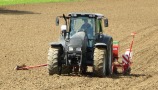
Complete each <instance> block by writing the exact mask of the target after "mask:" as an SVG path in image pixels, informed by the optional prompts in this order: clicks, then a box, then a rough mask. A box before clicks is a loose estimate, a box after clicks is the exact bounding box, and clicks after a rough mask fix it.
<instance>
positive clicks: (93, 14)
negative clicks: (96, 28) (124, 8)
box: [68, 12, 104, 18]
mask: <svg viewBox="0 0 158 90" xmlns="http://www.w3.org/2000/svg"><path fill="white" fill-rule="evenodd" d="M68 16H73V17H77V16H88V17H99V18H104V15H103V14H99V13H83V12H73V13H69V15H68Z"/></svg>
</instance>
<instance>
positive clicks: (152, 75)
mask: <svg viewBox="0 0 158 90" xmlns="http://www.w3.org/2000/svg"><path fill="white" fill-rule="evenodd" d="M157 4H158V0H85V1H83V0H82V1H79V2H64V3H44V4H22V5H11V6H1V7H0V90H58V89H59V90H115V89H117V90H158V68H157V67H158V5H157ZM69 12H94V13H102V14H104V15H105V16H106V17H108V19H109V27H108V28H106V29H105V33H106V34H109V35H111V36H112V37H113V38H114V40H118V41H120V55H121V54H123V53H124V52H125V49H127V48H128V47H129V44H130V42H131V40H132V38H131V36H130V34H131V32H136V33H137V35H136V37H135V42H134V47H133V52H134V56H133V65H132V71H131V75H128V76H123V75H114V76H111V77H105V78H99V77H89V76H63V75H61V76H58V75H53V76H49V75H48V72H47V68H46V67H40V68H35V69H31V70H23V71H16V70H14V67H15V66H16V65H21V64H26V65H37V64H44V63H46V62H47V53H48V48H49V43H50V42H53V41H57V40H58V38H59V34H60V30H58V29H57V28H56V26H55V18H56V16H58V15H62V14H63V13H64V14H68V13H69Z"/></svg>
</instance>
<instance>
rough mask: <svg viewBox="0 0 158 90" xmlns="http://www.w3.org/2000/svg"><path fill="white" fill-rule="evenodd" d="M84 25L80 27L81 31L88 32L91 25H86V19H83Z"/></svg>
mask: <svg viewBox="0 0 158 90" xmlns="http://www.w3.org/2000/svg"><path fill="white" fill-rule="evenodd" d="M83 21H84V24H83V25H82V26H81V30H89V29H90V28H91V25H90V24H89V23H88V20H87V19H83Z"/></svg>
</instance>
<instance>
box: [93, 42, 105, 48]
mask: <svg viewBox="0 0 158 90" xmlns="http://www.w3.org/2000/svg"><path fill="white" fill-rule="evenodd" d="M95 47H97V48H107V44H105V43H96V44H95Z"/></svg>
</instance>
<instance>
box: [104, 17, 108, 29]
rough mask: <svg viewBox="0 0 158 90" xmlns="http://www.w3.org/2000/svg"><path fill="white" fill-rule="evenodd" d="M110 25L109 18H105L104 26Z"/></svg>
mask: <svg viewBox="0 0 158 90" xmlns="http://www.w3.org/2000/svg"><path fill="white" fill-rule="evenodd" d="M108 26H109V24H108V19H107V18H106V19H104V27H108Z"/></svg>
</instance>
